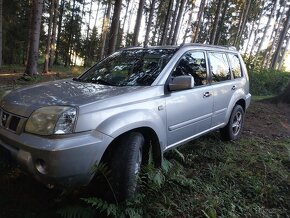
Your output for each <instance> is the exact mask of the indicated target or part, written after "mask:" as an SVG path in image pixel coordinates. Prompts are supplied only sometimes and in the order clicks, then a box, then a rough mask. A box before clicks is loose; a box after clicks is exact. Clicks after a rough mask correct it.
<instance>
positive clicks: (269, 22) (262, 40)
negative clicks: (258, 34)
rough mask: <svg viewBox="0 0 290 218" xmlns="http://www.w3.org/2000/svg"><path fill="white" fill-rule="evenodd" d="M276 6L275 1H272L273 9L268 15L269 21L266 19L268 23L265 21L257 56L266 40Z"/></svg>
mask: <svg viewBox="0 0 290 218" xmlns="http://www.w3.org/2000/svg"><path fill="white" fill-rule="evenodd" d="M276 6H277V0H274V2H273V8H272V10H271V14H270V16H269V19H268V21H267V24H266V26H265V27H264V32H263V36H262V39H261V41H260V44H259V47H258V50H257V54H259V53H260V51H261V49H262V46H263V44H264V41H265V39H266V36H267V32H268V30H269V27H270V24H271V21H272V19H273V16H274V14H275V11H276Z"/></svg>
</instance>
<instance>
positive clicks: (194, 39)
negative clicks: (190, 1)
mask: <svg viewBox="0 0 290 218" xmlns="http://www.w3.org/2000/svg"><path fill="white" fill-rule="evenodd" d="M205 1H206V0H201V2H200V6H199V10H198V14H197V19H198V21H197V25H196V27H195V30H194V31H192V40H191V42H193V43H195V42H197V39H198V35H199V29H200V26H201V19H202V17H203V14H204V7H205Z"/></svg>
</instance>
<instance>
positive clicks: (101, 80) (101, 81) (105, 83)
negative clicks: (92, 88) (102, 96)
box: [91, 79, 116, 86]
mask: <svg viewBox="0 0 290 218" xmlns="http://www.w3.org/2000/svg"><path fill="white" fill-rule="evenodd" d="M91 82H92V83H97V84H101V85H106V86H116V85H115V84H112V83H110V82H107V81H105V80H103V79H92V80H91Z"/></svg>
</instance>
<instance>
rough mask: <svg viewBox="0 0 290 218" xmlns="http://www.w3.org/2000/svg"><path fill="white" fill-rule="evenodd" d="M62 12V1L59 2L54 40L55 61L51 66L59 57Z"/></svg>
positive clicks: (55, 62) (56, 62)
mask: <svg viewBox="0 0 290 218" xmlns="http://www.w3.org/2000/svg"><path fill="white" fill-rule="evenodd" d="M63 12H64V0H61V3H60V8H59V13H58V14H59V19H58V25H57V26H58V27H57V39H56V49H55V59H54V62H53V64H58V55H59V51H58V50H59V43H60V37H61V28H62V19H63Z"/></svg>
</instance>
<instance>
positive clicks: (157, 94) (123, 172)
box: [0, 44, 251, 199]
mask: <svg viewBox="0 0 290 218" xmlns="http://www.w3.org/2000/svg"><path fill="white" fill-rule="evenodd" d="M250 99H251V94H250V93H249V79H248V75H247V70H246V66H245V64H244V62H243V60H242V58H241V56H240V54H239V53H238V52H237V51H236V50H235V49H233V48H227V47H221V46H209V45H201V44H185V45H182V46H179V47H172V46H170V47H169V46H163V47H149V48H140V47H134V48H127V49H122V50H120V51H118V52H116V53H114V54H112V55H111V56H109V57H107V58H106V59H104V60H102V61H100V62H99V63H97V64H96V65H94V66H93V67H91V68H90V69H89V70H87V71H86V72H85V73H84V74H82V75H81V76H79V77H78V78H74V79H66V80H60V81H53V82H47V83H42V84H38V85H34V86H31V87H25V88H21V89H17V90H15V91H12V92H11V93H9V94H7V95H6V96H5V97H3V99H2V100H1V102H0V118H1V119H0V145H1V146H0V147H2V148H4V149H3V150H5V151H6V152H7V154H8V155H11V156H12V157H13V158H14V159H16V160H17V162H18V163H19V164H20V165H21V166H23V167H24V169H26V171H28V172H29V173H31V174H32V175H33V176H34V177H35V178H36V179H37V180H39V181H41V182H43V183H45V184H50V185H65V186H73V185H86V184H88V183H89V182H90V181H91V180H92V178H93V176H94V170H92V169H93V168H94V166H96V165H98V164H100V163H105V164H106V165H107V166H108V168H109V171H110V175H111V176H110V178H111V180H110V183H111V184H110V187H112V188H113V189H114V195H115V196H117V198H119V199H124V198H127V197H130V196H132V194H133V193H134V191H135V189H136V177H137V175H138V173H139V171H140V167H141V165H142V164H146V163H147V162H148V157H149V150H150V152H151V153H152V157H153V160H154V163H155V164H156V165H160V163H161V162H162V157H163V153H164V152H165V151H167V150H169V149H172V148H175V147H177V146H179V145H182V144H185V143H187V142H188V141H190V140H192V139H195V138H197V137H199V136H201V135H204V134H205V133H208V132H210V131H214V130H218V129H219V130H220V133H221V137H222V139H224V140H235V139H238V138H239V137H240V135H241V131H242V128H243V122H244V115H245V111H246V109H247V108H248V106H249V104H250Z"/></svg>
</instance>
